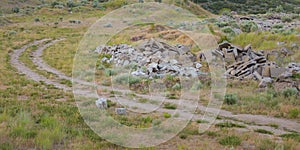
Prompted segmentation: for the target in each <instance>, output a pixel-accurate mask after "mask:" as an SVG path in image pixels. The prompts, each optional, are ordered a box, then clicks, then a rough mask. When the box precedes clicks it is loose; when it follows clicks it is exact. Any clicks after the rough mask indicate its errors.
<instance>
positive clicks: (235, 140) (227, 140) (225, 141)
mask: <svg viewBox="0 0 300 150" xmlns="http://www.w3.org/2000/svg"><path fill="white" fill-rule="evenodd" d="M241 142H242V140H241V139H240V138H239V137H237V136H226V137H224V138H222V139H221V140H220V141H219V143H220V144H221V145H228V146H237V145H240V144H241Z"/></svg>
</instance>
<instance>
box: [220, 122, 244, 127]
mask: <svg viewBox="0 0 300 150" xmlns="http://www.w3.org/2000/svg"><path fill="white" fill-rule="evenodd" d="M215 126H216V127H220V128H233V127H236V128H246V126H244V125H240V124H236V123H232V122H222V123H218V124H216V125H215Z"/></svg>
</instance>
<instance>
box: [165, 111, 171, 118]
mask: <svg viewBox="0 0 300 150" xmlns="http://www.w3.org/2000/svg"><path fill="white" fill-rule="evenodd" d="M171 116H172V115H171V114H169V113H166V112H164V117H165V118H171Z"/></svg>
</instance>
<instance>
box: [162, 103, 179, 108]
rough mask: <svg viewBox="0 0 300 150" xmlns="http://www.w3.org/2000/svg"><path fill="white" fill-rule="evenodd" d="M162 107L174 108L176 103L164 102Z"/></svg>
mask: <svg viewBox="0 0 300 150" xmlns="http://www.w3.org/2000/svg"><path fill="white" fill-rule="evenodd" d="M164 108H166V109H176V108H177V105H176V104H172V103H165V104H164Z"/></svg>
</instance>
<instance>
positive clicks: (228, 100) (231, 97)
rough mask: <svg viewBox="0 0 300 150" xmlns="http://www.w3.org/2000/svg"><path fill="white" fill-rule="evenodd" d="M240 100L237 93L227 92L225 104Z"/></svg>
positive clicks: (232, 103)
mask: <svg viewBox="0 0 300 150" xmlns="http://www.w3.org/2000/svg"><path fill="white" fill-rule="evenodd" d="M237 101H238V97H237V95H236V94H225V104H227V105H234V104H236V103H237Z"/></svg>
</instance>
